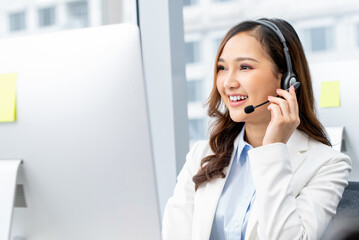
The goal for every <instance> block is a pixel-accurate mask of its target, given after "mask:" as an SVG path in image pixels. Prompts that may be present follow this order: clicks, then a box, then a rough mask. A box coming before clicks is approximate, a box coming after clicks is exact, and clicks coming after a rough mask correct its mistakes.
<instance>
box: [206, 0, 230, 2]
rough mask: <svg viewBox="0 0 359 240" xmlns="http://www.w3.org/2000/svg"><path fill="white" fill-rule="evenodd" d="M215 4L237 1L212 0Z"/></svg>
mask: <svg viewBox="0 0 359 240" xmlns="http://www.w3.org/2000/svg"><path fill="white" fill-rule="evenodd" d="M212 1H213V2H231V1H235V0H212Z"/></svg>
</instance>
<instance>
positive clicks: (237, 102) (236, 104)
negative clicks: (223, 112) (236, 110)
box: [228, 98, 248, 107]
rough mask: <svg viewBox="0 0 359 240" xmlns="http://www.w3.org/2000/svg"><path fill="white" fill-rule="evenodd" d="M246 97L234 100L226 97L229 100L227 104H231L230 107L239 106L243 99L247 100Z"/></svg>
mask: <svg viewBox="0 0 359 240" xmlns="http://www.w3.org/2000/svg"><path fill="white" fill-rule="evenodd" d="M247 99H248V98H246V99H243V100H242V99H241V100H237V101H236V102H232V101H231V100H230V99H229V98H228V100H229V106H231V107H239V106H241V105H242V104H243V103H244V102H245V101H247Z"/></svg>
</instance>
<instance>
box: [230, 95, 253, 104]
mask: <svg viewBox="0 0 359 240" xmlns="http://www.w3.org/2000/svg"><path fill="white" fill-rule="evenodd" d="M228 97H229V100H230V101H231V102H239V101H243V100H246V99H247V98H248V96H243V95H237V96H228Z"/></svg>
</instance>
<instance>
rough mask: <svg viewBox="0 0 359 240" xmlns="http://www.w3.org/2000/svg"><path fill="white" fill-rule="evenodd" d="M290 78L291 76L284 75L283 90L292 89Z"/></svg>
mask: <svg viewBox="0 0 359 240" xmlns="http://www.w3.org/2000/svg"><path fill="white" fill-rule="evenodd" d="M289 77H290V75H289V74H288V73H285V74H283V77H282V80H281V83H280V86H281V88H282V89H288V88H289V87H290V85H289Z"/></svg>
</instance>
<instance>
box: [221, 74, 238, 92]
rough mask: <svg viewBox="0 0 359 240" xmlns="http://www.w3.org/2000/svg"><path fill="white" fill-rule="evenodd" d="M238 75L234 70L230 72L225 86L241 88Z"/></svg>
mask: <svg viewBox="0 0 359 240" xmlns="http://www.w3.org/2000/svg"><path fill="white" fill-rule="evenodd" d="M239 85H240V84H239V81H238V76H236V74H235V73H234V72H231V71H230V72H228V75H227V77H226V79H225V80H224V87H225V88H227V89H234V88H239Z"/></svg>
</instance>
